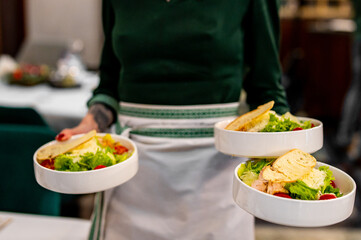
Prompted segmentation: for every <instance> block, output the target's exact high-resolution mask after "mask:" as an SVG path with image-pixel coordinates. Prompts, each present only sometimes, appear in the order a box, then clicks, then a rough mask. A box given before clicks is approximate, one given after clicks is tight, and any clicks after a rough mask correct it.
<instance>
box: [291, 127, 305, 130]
mask: <svg viewBox="0 0 361 240" xmlns="http://www.w3.org/2000/svg"><path fill="white" fill-rule="evenodd" d="M299 130H303V128H301V127H296V128H294V129H293V130H292V131H299Z"/></svg>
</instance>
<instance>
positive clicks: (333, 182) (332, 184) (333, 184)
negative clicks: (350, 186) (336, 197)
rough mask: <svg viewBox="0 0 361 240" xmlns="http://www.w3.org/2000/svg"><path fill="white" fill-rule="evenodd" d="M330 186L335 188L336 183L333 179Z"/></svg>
mask: <svg viewBox="0 0 361 240" xmlns="http://www.w3.org/2000/svg"><path fill="white" fill-rule="evenodd" d="M330 184H331V186H332V187H333V188H336V183H335V181H333V180H331V183H330Z"/></svg>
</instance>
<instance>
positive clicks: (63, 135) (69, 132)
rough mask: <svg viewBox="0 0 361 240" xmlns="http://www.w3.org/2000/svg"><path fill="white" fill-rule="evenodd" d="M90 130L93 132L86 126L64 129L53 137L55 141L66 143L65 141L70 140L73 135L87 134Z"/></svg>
mask: <svg viewBox="0 0 361 240" xmlns="http://www.w3.org/2000/svg"><path fill="white" fill-rule="evenodd" d="M91 130H93V128H90V127H88V126H77V127H75V128H66V129H64V130H62V131H61V132H60V133H59V134H58V135H57V136H56V137H55V139H56V140H57V141H66V140H68V139H70V138H71V136H73V135H76V134H82V133H87V132H89V131H91Z"/></svg>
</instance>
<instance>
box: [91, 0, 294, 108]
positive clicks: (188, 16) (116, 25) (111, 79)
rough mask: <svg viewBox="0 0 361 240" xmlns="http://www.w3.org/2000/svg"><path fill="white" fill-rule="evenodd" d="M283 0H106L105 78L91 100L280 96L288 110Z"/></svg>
mask: <svg viewBox="0 0 361 240" xmlns="http://www.w3.org/2000/svg"><path fill="white" fill-rule="evenodd" d="M278 7H279V3H278V1H277V0H223V1H220V0H171V1H170V2H167V1H166V0H155V1H149V0H133V1H128V0H125V1H119V0H113V1H112V0H103V29H104V35H105V41H104V47H103V52H102V56H101V64H100V79H101V80H100V84H99V86H98V88H97V89H96V90H95V91H94V95H93V97H92V98H91V100H90V101H89V105H91V104H93V103H95V102H102V103H105V104H107V105H108V106H110V107H111V108H112V109H114V110H115V111H117V110H118V102H119V101H125V102H132V103H146V104H163V105H192V104H214V103H229V102H237V101H239V97H240V92H241V89H242V87H243V88H244V89H245V90H246V92H247V102H248V104H249V105H250V107H251V108H254V107H256V106H258V105H261V104H263V103H265V102H267V101H269V100H275V101H276V104H275V108H274V109H275V110H276V111H277V112H279V113H284V112H286V111H288V105H287V101H286V96H285V92H284V89H283V87H282V85H281V67H280V62H279V31H280V28H279V16H278Z"/></svg>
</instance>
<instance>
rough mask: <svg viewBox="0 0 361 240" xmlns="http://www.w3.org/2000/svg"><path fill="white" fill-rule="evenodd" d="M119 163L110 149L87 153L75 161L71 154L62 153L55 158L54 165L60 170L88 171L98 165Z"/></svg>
mask: <svg viewBox="0 0 361 240" xmlns="http://www.w3.org/2000/svg"><path fill="white" fill-rule="evenodd" d="M116 163H117V159H116V157H115V156H114V154H113V153H112V152H111V150H110V149H105V150H103V151H102V150H98V151H97V152H96V153H90V152H89V153H85V154H83V155H81V156H80V159H79V161H77V162H74V161H73V157H72V156H71V155H69V154H61V155H59V156H58V157H56V158H55V161H54V167H55V170H58V171H70V172H75V171H87V170H92V169H94V168H95V167H96V166H99V165H104V166H106V167H109V166H112V165H114V164H116Z"/></svg>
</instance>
